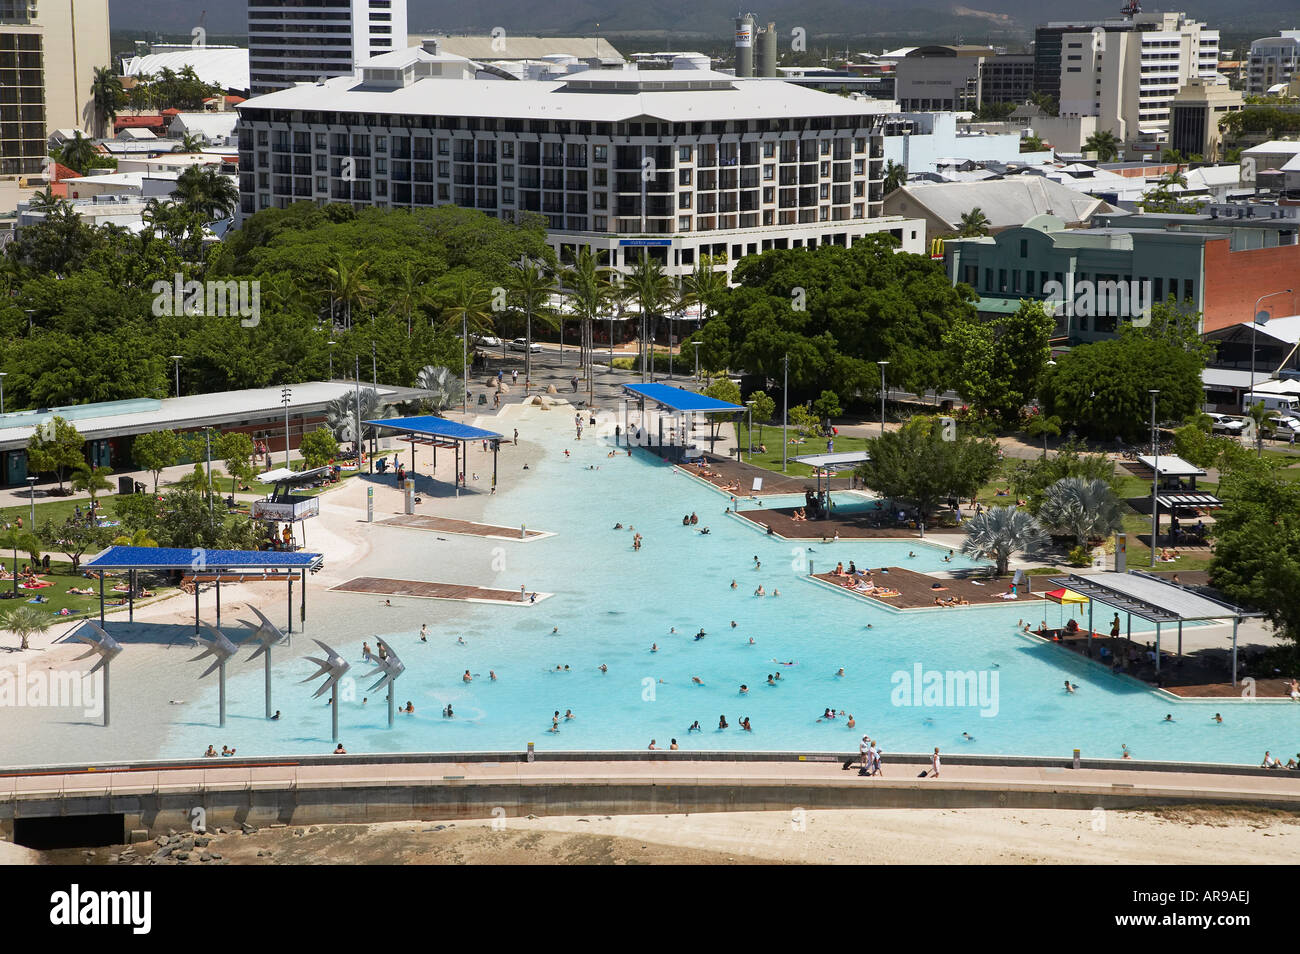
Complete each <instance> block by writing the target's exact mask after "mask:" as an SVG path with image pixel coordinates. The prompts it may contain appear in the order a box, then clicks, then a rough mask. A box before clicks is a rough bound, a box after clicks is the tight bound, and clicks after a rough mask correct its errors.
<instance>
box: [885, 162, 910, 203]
mask: <svg viewBox="0 0 1300 954" xmlns="http://www.w3.org/2000/svg"><path fill="white" fill-rule="evenodd" d="M906 184H907V166H905V165H903V164H902V163H901V162H895V161H894V160H893V159H890V160H889V161H888V162H886V163H885V195H889V193H891V192H893V191H894V190H895V189H898V188H901V187H902V186H904V185H906Z"/></svg>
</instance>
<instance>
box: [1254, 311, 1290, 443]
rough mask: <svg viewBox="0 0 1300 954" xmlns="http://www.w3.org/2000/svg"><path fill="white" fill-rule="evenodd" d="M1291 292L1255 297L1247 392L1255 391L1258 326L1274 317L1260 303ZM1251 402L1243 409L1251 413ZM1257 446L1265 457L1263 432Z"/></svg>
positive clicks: (1257, 437)
mask: <svg viewBox="0 0 1300 954" xmlns="http://www.w3.org/2000/svg"><path fill="white" fill-rule="evenodd" d="M1289 294H1291V289H1289V288H1288V289H1286V290H1285V291H1279V292H1270V293H1269V294H1267V295H1260V296H1259V298H1257V299H1255V313H1254V314H1253V315H1252V316H1251V319H1250V390H1249V391H1247V392H1246V393H1247V394H1254V393H1255V331H1256V329H1257V328H1259V326H1260V325H1262V324H1265V323H1267V322H1268V320H1269V318H1270V317H1272V316H1271V315H1269V313H1268V312H1266V311H1260V310H1259V306H1260V303H1261V302H1263V301H1265V300H1266V299H1269V298H1276V297H1277V296H1278V295H1289ZM1261 319H1262V320H1261ZM1249 404H1250V399H1249V398H1247V399H1246V406H1245V407H1243V408H1242V410H1243V411H1246V412H1248V413H1249V411H1250V407H1249ZM1255 447H1256V448H1257V449H1258V451H1259V456H1260V457H1263V456H1264V435H1263V434H1258V435H1256V437H1255Z"/></svg>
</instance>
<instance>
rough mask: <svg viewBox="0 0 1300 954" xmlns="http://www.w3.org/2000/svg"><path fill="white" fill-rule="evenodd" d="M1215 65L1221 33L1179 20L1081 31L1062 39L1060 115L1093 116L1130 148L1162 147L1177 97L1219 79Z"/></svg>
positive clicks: (1139, 19)
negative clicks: (1192, 85) (1195, 83)
mask: <svg viewBox="0 0 1300 954" xmlns="http://www.w3.org/2000/svg"><path fill="white" fill-rule="evenodd" d="M1049 26H1050V24H1049ZM1218 62H1219V31H1218V30H1209V29H1206V26H1205V24H1204V23H1199V22H1197V21H1195V20H1192V19H1189V18H1188V17H1187V16H1186V15H1185V14H1182V13H1150V14H1136V15H1135V16H1133V17H1132V18H1130V19H1129V20H1125V21H1122V22H1121V23H1119V24H1115V26H1114V28H1112V26H1111V25H1109V24H1103V25H1098V26H1095V27H1092V28H1087V27H1081V28H1080V30H1079V31H1078V32H1067V33H1064V34H1062V36H1061V98H1060V115H1061V116H1062V117H1067V116H1095V117H1097V126H1098V128H1099V129H1103V130H1109V131H1110V132H1113V133H1114V134H1115V135H1116V136H1118V137H1119V138H1120V139H1121V140H1123V141H1124V142H1127V143H1139V144H1140V143H1143V142H1149V143H1156V142H1162V141H1164V140H1165V139H1166V138H1167V135H1168V131H1169V120H1170V110H1171V108H1172V105H1173V100H1174V96H1175V95H1176V94H1177V93H1178V90H1179V89H1181V88H1182V87H1183V86H1184V85H1186V83H1187V81H1188V80H1189V79H1191V78H1192V77H1195V76H1200V77H1203V78H1205V79H1207V80H1210V81H1213V80H1215V79H1216V76H1217V68H1218Z"/></svg>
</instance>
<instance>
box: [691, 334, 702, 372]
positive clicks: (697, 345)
mask: <svg viewBox="0 0 1300 954" xmlns="http://www.w3.org/2000/svg"><path fill="white" fill-rule="evenodd" d="M703 343H704V342H702V341H692V342H691V344H692V345H694V346H695V380H696V381H699V380H700V345H702V344H703Z"/></svg>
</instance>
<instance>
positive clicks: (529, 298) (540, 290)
mask: <svg viewBox="0 0 1300 954" xmlns="http://www.w3.org/2000/svg"><path fill="white" fill-rule="evenodd" d="M556 287H557V285H556V282H555V275H554V274H552V273H551V272H550V271H548V270H547V269H546V268H544V267H543V266H542V265H540V264H538V263H537V262H534V261H532V260H531V259H525V260H524V261H522V262H519V263H517V264H516V265H514V266H513V267H512V268H511V270H510V277H509V279H507V288H508V289H509V296H510V301H511V302H512V303H513V304H514V306H515V307H516V308H518V309H519V310H520V311H522V312H523V313H524V318H525V331H524V339H525V347H524V394H527V393H528V389H529V388H530V387H531V386H532V380H533V319H534V318H537V319H540V320H542V321H543V322H544V323H546V324H548V325H549V324H551V323H552V311H553V309H552V308H551V298H552V296H554V294H555V290H556Z"/></svg>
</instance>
